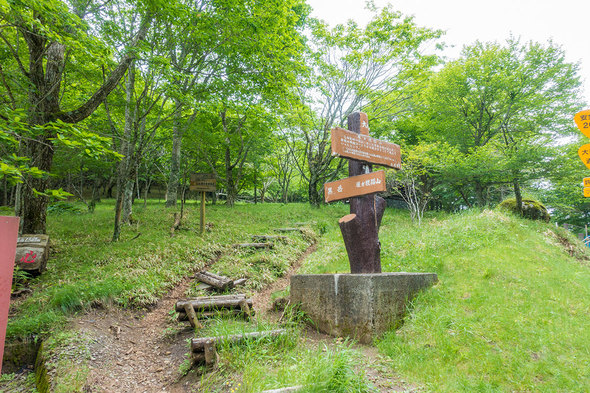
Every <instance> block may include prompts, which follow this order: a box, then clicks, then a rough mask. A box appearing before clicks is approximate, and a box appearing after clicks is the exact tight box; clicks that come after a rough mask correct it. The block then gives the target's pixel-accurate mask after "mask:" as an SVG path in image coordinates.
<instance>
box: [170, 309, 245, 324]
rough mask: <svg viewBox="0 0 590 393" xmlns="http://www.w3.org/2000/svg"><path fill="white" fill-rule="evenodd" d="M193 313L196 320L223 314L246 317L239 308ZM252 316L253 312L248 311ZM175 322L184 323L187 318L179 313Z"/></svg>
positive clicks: (184, 314)
mask: <svg viewBox="0 0 590 393" xmlns="http://www.w3.org/2000/svg"><path fill="white" fill-rule="evenodd" d="M195 313H196V314H197V318H198V319H208V318H215V317H216V316H218V315H219V314H220V313H223V315H233V316H242V317H247V316H246V315H244V312H243V311H242V309H241V308H231V309H224V310H217V311H203V312H196V311H195ZM254 315H255V314H254V310H252V309H250V316H251V317H252V316H254ZM177 320H178V322H186V321H188V320H189V319H188V316H187V315H186V313H184V312H179V313H178V318H177Z"/></svg>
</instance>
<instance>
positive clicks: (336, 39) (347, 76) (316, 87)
mask: <svg viewBox="0 0 590 393" xmlns="http://www.w3.org/2000/svg"><path fill="white" fill-rule="evenodd" d="M373 11H374V12H375V16H374V17H373V19H372V20H371V21H370V22H369V23H368V24H367V26H366V27H360V26H358V25H357V24H356V23H354V22H352V21H349V22H348V23H347V24H346V25H338V26H336V27H335V28H333V29H330V28H328V27H327V25H326V24H324V23H322V22H318V21H316V22H315V23H313V25H312V30H311V37H312V39H311V42H310V51H309V55H308V57H309V60H308V61H309V62H310V64H311V66H310V67H311V70H310V73H309V74H308V76H307V78H306V79H305V80H303V81H302V85H303V86H304V88H303V89H302V90H301V94H300V97H301V102H302V103H303V106H302V107H301V108H299V109H294V110H293V112H294V114H293V116H292V123H291V124H292V125H291V127H290V128H289V129H288V130H287V131H286V132H287V133H288V134H291V138H290V142H291V143H290V147H291V150H292V153H293V157H294V158H295V160H296V163H297V168H298V169H299V172H300V174H301V176H302V177H303V178H304V179H305V181H306V182H307V183H308V196H309V201H310V203H311V204H312V205H318V204H319V203H320V202H321V189H322V185H323V183H324V182H325V181H329V180H330V179H332V178H334V177H335V176H336V175H337V173H338V171H339V170H341V168H342V165H343V164H342V161H341V160H340V162H339V163H338V164H336V165H334V164H333V161H334V157H333V156H332V154H331V150H330V130H331V129H332V128H333V127H335V126H343V125H344V123H345V120H346V119H347V117H348V115H349V114H350V113H352V112H354V111H355V110H365V111H367V112H368V113H369V116H370V117H371V116H372V115H373V114H374V116H386V114H389V116H394V113H398V112H403V111H405V110H408V109H409V107H408V106H407V105H406V104H405V103H406V102H407V101H408V98H409V97H411V96H413V95H414V94H416V91H417V90H416V89H415V88H410V87H419V84H417V83H414V82H416V81H417V80H421V79H423V78H424V77H425V76H426V75H427V73H426V71H427V70H429V69H430V68H431V67H432V66H433V65H434V64H436V63H437V57H436V56H434V55H431V54H430V55H426V54H424V53H423V52H424V47H425V45H427V43H429V42H432V41H433V40H435V39H436V38H438V37H439V36H440V34H441V33H440V32H439V31H433V30H430V29H426V28H421V27H418V26H416V24H415V23H414V21H413V18H411V17H404V16H403V15H402V14H401V13H399V12H395V11H393V10H392V8H391V7H390V6H388V7H386V8H384V9H382V10H377V9H376V8H373ZM293 129H295V130H296V131H297V132H296V133H293V132H292V130H293Z"/></svg>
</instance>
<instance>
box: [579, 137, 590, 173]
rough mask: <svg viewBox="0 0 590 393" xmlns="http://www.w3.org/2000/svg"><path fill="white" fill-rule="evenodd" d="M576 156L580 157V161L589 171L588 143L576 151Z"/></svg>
mask: <svg viewBox="0 0 590 393" xmlns="http://www.w3.org/2000/svg"><path fill="white" fill-rule="evenodd" d="M578 155H579V156H580V159H581V160H582V162H583V163H584V165H586V167H587V168H588V169H590V143H586V144H585V145H582V147H580V148H579V149H578Z"/></svg>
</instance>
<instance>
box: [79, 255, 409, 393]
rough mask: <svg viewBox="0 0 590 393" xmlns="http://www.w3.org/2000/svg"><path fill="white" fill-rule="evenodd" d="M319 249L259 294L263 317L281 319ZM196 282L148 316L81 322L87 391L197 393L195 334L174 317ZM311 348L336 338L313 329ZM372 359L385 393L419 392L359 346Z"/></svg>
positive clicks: (103, 315)
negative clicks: (282, 298) (289, 294)
mask: <svg viewBox="0 0 590 393" xmlns="http://www.w3.org/2000/svg"><path fill="white" fill-rule="evenodd" d="M316 249H317V245H315V244H314V245H312V246H310V247H309V248H308V249H307V250H306V251H305V253H304V254H302V255H301V257H300V258H299V259H298V260H297V261H296V263H295V264H294V265H293V266H292V267H291V268H290V269H289V271H288V272H287V274H285V276H284V277H282V278H280V279H279V280H277V281H275V282H274V283H272V284H271V285H269V286H268V287H266V288H264V289H263V290H261V291H260V292H258V293H256V294H255V295H254V296H253V303H254V308H255V310H256V312H257V315H258V317H259V318H265V319H271V320H276V319H277V318H278V317H279V315H280V314H279V313H276V312H273V311H272V310H271V308H272V301H271V295H272V294H273V293H274V292H277V291H280V290H283V289H285V288H287V287H288V285H289V278H290V276H291V275H292V274H295V273H296V272H297V270H298V269H299V268H300V267H301V265H302V263H303V262H304V261H305V259H306V258H307V257H308V256H309V255H310V254H311V253H313V252H315V251H316ZM191 281H192V280H191V279H188V278H187V279H185V280H183V281H182V282H181V283H180V284H179V285H177V286H176V287H175V288H174V289H173V290H172V291H170V292H169V293H168V294H167V295H166V296H164V297H163V298H162V299H161V300H160V301H159V302H158V304H157V306H156V307H155V308H154V309H152V310H151V311H149V312H147V313H143V314H142V313H139V312H131V311H124V310H117V309H111V310H107V311H100V310H99V311H94V312H91V313H89V314H86V315H84V316H83V317H81V318H79V319H78V320H76V321H75V326H76V329H78V330H79V331H80V332H81V333H83V334H84V335H85V336H87V337H90V338H91V340H92V342H93V344H92V346H91V348H90V351H91V354H92V355H91V356H92V357H91V360H90V373H89V378H88V380H87V384H86V388H85V391H86V392H93V393H98V392H105V393H106V392H120V393H128V392H129V393H130V392H133V393H142V392H145V393H156V392H173V393H185V392H191V391H194V385H193V382H195V381H188V380H183V379H182V375H181V365H182V364H183V362H185V361H186V359H187V351H188V347H187V340H188V339H189V338H190V337H192V336H193V335H194V332H193V330H192V329H191V328H190V326H189V325H188V324H187V325H186V327H184V328H183V327H179V324H178V322H176V321H175V320H174V315H172V314H171V313H170V311H171V310H173V308H174V304H175V302H176V301H177V300H178V299H180V298H183V297H185V293H186V291H187V289H188V288H189V286H190V283H191ZM305 336H306V337H305V344H304V345H309V346H317V345H320V344H321V345H328V346H333V345H335V339H334V338H333V337H330V336H327V335H324V334H321V333H318V332H317V331H314V330H312V329H307V334H306V335H305ZM355 349H357V350H358V351H360V352H361V353H362V354H363V356H364V357H365V358H366V360H365V361H364V362H363V368H364V371H365V374H366V376H367V378H368V379H369V380H370V381H371V382H372V383H373V385H374V386H375V387H377V388H378V389H379V391H381V392H396V391H407V392H412V391H414V390H413V388H412V387H411V386H409V385H407V384H405V383H403V381H400V380H399V378H397V377H396V376H395V375H393V373H392V372H391V370H389V368H388V367H386V366H384V365H383V362H382V361H381V358H380V356H379V355H378V353H377V350H376V349H375V348H374V347H369V346H364V345H356V346H355Z"/></svg>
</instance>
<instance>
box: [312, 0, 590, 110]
mask: <svg viewBox="0 0 590 393" xmlns="http://www.w3.org/2000/svg"><path fill="white" fill-rule="evenodd" d="M307 2H308V4H310V5H311V7H312V8H313V11H312V15H313V16H315V17H318V18H320V19H323V20H325V21H326V22H328V23H329V24H330V25H332V26H333V25H336V24H338V23H343V22H345V21H346V20H348V19H354V20H355V21H356V22H358V23H359V24H365V23H367V22H368V21H369V19H370V17H371V14H370V12H368V11H367V10H366V9H365V1H364V0H307ZM387 3H390V4H392V5H393V8H394V9H395V10H398V11H401V12H402V13H403V14H405V15H414V16H415V19H414V21H415V22H416V24H417V25H418V26H424V27H430V28H433V29H441V30H444V31H446V34H445V35H444V36H443V38H442V39H443V41H445V42H446V43H447V45H449V46H454V47H453V48H450V49H447V50H446V51H445V52H444V54H445V55H446V56H447V57H448V58H449V59H453V58H456V57H457V56H458V55H459V52H460V50H461V48H462V47H463V45H469V44H471V43H472V42H473V41H475V40H480V41H498V42H504V41H505V40H506V39H507V38H508V37H509V36H510V34H512V35H513V36H515V37H521V39H522V41H523V42H526V41H529V40H534V41H538V42H541V43H546V42H547V41H548V40H549V39H553V41H554V42H555V43H556V44H558V45H561V46H562V47H563V49H564V50H565V53H566V57H567V60H568V61H570V62H578V61H580V63H581V68H580V76H581V78H582V81H583V82H584V87H585V97H586V103H587V104H588V102H589V99H590V0H495V1H489V0H487V1H481V0H446V1H443V0H389V1H387V0H375V4H376V5H377V6H379V7H383V6H385V5H386V4H387ZM588 109H590V105H589V108H588ZM573 116H574V114H573V113H572V119H573Z"/></svg>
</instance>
